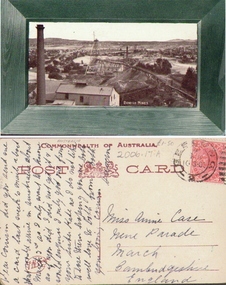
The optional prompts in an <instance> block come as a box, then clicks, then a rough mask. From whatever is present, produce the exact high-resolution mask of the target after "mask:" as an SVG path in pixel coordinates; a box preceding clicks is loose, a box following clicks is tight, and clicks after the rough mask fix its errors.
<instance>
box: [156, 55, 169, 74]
mask: <svg viewBox="0 0 226 285" xmlns="http://www.w3.org/2000/svg"><path fill="white" fill-rule="evenodd" d="M171 68H172V65H171V63H170V62H169V61H168V60H167V59H165V58H157V60H156V72H157V73H160V74H170V73H171Z"/></svg>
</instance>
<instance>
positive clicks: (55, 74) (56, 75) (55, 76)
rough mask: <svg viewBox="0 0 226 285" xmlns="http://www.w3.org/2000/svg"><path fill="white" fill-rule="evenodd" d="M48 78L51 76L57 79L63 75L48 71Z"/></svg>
mask: <svg viewBox="0 0 226 285" xmlns="http://www.w3.org/2000/svg"><path fill="white" fill-rule="evenodd" d="M49 78H50V79H51V78H53V79H57V80H60V79H63V77H62V76H61V75H60V74H59V73H57V72H50V73H49Z"/></svg>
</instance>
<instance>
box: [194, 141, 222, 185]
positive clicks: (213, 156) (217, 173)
mask: <svg viewBox="0 0 226 285" xmlns="http://www.w3.org/2000/svg"><path fill="white" fill-rule="evenodd" d="M190 181H197V182H202V181H206V182H213V183H221V184H225V182H226V143H222V142H212V141H211V142H210V141H203V140H193V142H192V157H191V169H190Z"/></svg>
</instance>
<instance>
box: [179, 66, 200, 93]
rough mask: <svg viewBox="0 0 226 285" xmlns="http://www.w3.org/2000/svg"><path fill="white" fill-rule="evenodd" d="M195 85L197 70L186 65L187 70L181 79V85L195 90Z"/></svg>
mask: <svg viewBox="0 0 226 285" xmlns="http://www.w3.org/2000/svg"><path fill="white" fill-rule="evenodd" d="M196 85H197V72H196V70H195V69H194V68H192V67H188V69H187V72H186V74H185V76H184V78H183V80H182V83H181V87H183V88H185V89H187V90H189V91H194V92H195V91H196Z"/></svg>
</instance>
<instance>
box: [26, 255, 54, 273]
mask: <svg viewBox="0 0 226 285" xmlns="http://www.w3.org/2000/svg"><path fill="white" fill-rule="evenodd" d="M48 259H49V258H45V257H43V256H41V255H36V256H32V257H31V258H29V259H28V261H27V263H26V266H25V269H26V271H27V272H29V273H40V272H41V271H42V270H43V269H44V268H45V266H46V264H47V260H48Z"/></svg>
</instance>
